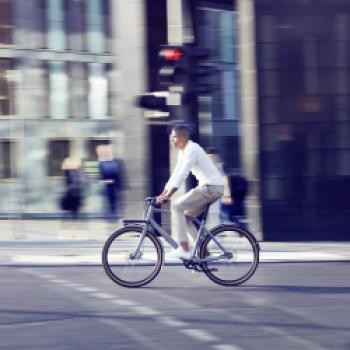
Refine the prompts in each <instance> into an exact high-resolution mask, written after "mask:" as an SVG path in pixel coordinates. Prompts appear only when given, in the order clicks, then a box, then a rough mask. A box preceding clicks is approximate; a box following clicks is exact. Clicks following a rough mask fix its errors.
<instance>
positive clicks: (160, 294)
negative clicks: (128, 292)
mask: <svg viewBox="0 0 350 350" xmlns="http://www.w3.org/2000/svg"><path fill="white" fill-rule="evenodd" d="M143 292H144V293H148V294H151V295H153V296H156V297H157V299H158V298H162V299H164V300H166V301H169V302H170V303H171V304H178V305H180V306H181V307H184V308H189V309H198V308H199V306H198V305H197V304H194V303H192V302H190V301H187V300H184V299H183V298H178V297H174V296H172V295H169V294H165V293H163V292H158V291H155V290H149V289H147V290H146V289H145V290H144V291H143Z"/></svg>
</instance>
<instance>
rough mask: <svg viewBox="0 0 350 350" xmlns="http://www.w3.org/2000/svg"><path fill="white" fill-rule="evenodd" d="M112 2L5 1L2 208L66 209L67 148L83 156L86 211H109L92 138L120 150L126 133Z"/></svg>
mask: <svg viewBox="0 0 350 350" xmlns="http://www.w3.org/2000/svg"><path fill="white" fill-rule="evenodd" d="M112 6H113V1H109V0H1V1H0V216H11V215H19V214H24V215H25V214H33V215H41V214H43V213H48V214H49V215H60V209H59V208H58V205H57V203H58V197H59V195H60V193H61V191H62V189H63V187H62V186H63V179H62V175H63V174H62V170H61V165H62V161H63V159H64V158H65V157H67V156H74V157H77V158H82V159H83V160H84V170H85V173H86V175H87V182H88V186H87V189H86V191H87V195H86V198H87V201H86V203H85V205H84V211H85V212H87V213H98V212H102V211H103V208H102V203H101V198H100V197H101V196H100V193H99V191H100V188H99V185H98V183H97V181H96V179H97V174H96V169H97V168H96V155H95V153H94V150H92V145H93V147H94V149H95V147H96V146H97V145H98V144H99V143H106V142H110V143H113V144H114V145H115V148H116V150H118V148H119V147H118V142H119V140H120V137H118V136H120V133H121V132H120V127H119V119H118V115H117V112H116V103H117V102H116V98H115V96H116V93H115V84H114V81H112V79H111V77H112V76H113V74H114V73H115V60H116V57H115V51H114V48H113V35H112V32H113V31H112V26H111V23H112V20H111V15H110V14H111V13H112ZM116 155H118V154H116Z"/></svg>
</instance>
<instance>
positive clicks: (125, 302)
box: [111, 299, 139, 306]
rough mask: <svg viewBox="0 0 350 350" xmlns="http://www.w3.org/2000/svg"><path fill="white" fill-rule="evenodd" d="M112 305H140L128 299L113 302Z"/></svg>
mask: <svg viewBox="0 0 350 350" xmlns="http://www.w3.org/2000/svg"><path fill="white" fill-rule="evenodd" d="M111 303H113V304H116V305H119V306H136V305H139V304H137V303H135V302H133V301H131V300H126V299H116V300H111Z"/></svg>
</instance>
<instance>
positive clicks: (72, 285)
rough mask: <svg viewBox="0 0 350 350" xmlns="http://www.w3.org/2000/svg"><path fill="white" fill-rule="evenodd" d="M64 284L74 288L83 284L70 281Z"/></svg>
mask: <svg viewBox="0 0 350 350" xmlns="http://www.w3.org/2000/svg"><path fill="white" fill-rule="evenodd" d="M64 285H65V287H68V288H74V289H76V288H82V287H83V285H81V284H78V283H71V282H68V283H65V284H64Z"/></svg>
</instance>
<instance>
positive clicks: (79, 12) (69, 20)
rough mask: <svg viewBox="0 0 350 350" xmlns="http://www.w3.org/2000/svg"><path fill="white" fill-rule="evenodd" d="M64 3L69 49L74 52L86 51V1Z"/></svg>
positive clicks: (77, 0) (69, 0)
mask: <svg viewBox="0 0 350 350" xmlns="http://www.w3.org/2000/svg"><path fill="white" fill-rule="evenodd" d="M64 1H65V3H64V8H65V19H66V28H67V44H68V45H67V46H68V49H69V50H74V51H84V50H85V49H86V40H85V32H86V3H85V0H64Z"/></svg>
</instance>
